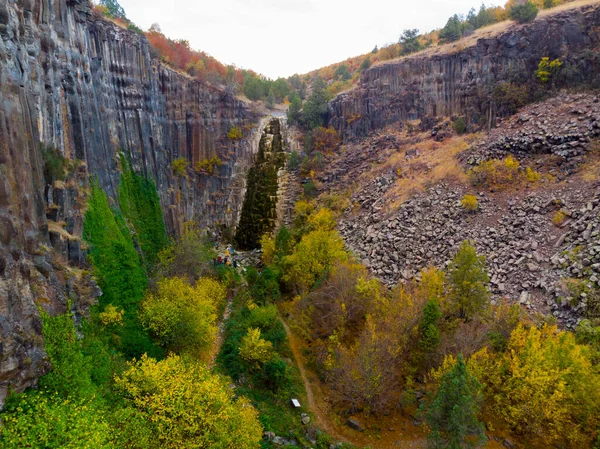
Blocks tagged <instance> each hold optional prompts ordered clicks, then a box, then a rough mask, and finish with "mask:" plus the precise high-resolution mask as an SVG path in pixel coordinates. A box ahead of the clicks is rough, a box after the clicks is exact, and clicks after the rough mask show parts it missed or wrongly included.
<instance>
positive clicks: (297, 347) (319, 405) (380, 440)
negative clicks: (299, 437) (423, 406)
mask: <svg viewBox="0 0 600 449" xmlns="http://www.w3.org/2000/svg"><path fill="white" fill-rule="evenodd" d="M279 318H280V320H281V323H282V324H283V327H284V328H285V332H286V334H287V337H288V340H289V342H290V347H291V349H292V353H293V355H294V359H295V361H296V365H297V366H298V370H299V371H300V375H301V377H302V382H303V383H304V388H305V389H306V396H307V400H308V407H309V409H310V411H311V412H312V413H313V416H314V419H315V424H316V425H317V427H319V428H320V429H321V430H323V431H325V432H326V433H327V434H329V435H330V436H331V437H332V438H334V439H335V440H337V441H341V442H344V443H349V444H352V445H354V446H356V447H367V446H368V447H370V448H372V449H399V448H401V449H425V448H426V447H427V440H426V435H425V433H424V429H423V426H418V427H414V426H413V425H412V424H411V423H410V419H409V418H407V417H400V416H395V417H391V418H389V417H388V418H385V419H380V420H378V421H377V422H375V423H371V424H376V425H380V427H381V428H382V431H381V432H380V433H378V434H374V433H372V432H357V431H355V430H352V429H350V428H349V427H347V426H345V425H344V424H343V423H341V422H340V421H339V417H338V416H337V415H336V414H335V413H334V412H333V411H332V410H331V409H330V407H329V405H328V404H327V403H326V402H325V400H324V399H323V398H324V394H323V392H322V391H321V387H320V385H319V381H318V380H317V379H316V376H315V375H314V374H313V373H312V372H310V371H309V370H308V369H307V368H306V367H305V366H304V360H303V358H302V353H301V347H302V345H301V343H300V342H299V341H298V338H297V337H296V336H295V335H294V334H293V333H292V331H291V329H290V328H289V326H288V324H287V323H286V321H285V320H284V319H283V318H282V317H281V315H280V317H279ZM382 418H383V417H382ZM392 426H393V428H390V427H392Z"/></svg>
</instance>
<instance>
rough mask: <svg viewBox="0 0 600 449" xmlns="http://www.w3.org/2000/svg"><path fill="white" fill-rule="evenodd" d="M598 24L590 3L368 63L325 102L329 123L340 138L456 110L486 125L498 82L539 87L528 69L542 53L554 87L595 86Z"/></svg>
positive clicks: (494, 108) (597, 7)
mask: <svg viewBox="0 0 600 449" xmlns="http://www.w3.org/2000/svg"><path fill="white" fill-rule="evenodd" d="M599 27H600V4H593V5H588V6H583V7H579V8H576V9H571V10H567V11H562V12H558V13H555V14H551V15H547V16H544V17H540V18H538V19H537V20H536V21H534V22H533V23H532V24H528V25H516V24H512V25H509V26H508V27H507V29H506V30H505V31H504V32H501V33H498V34H496V35H495V36H492V37H489V38H485V39H483V38H482V39H479V40H478V41H477V43H476V44H475V45H473V46H471V47H468V48H464V49H463V50H460V51H458V50H456V49H454V50H449V51H446V52H444V49H440V51H439V54H436V53H433V52H426V53H423V54H417V55H414V56H410V57H407V58H404V59H401V60H398V61H391V62H387V63H383V64H381V65H378V66H374V67H372V68H370V69H368V70H366V71H365V72H364V73H363V74H362V76H361V78H360V81H359V84H358V86H357V87H356V88H354V89H353V90H351V91H349V92H346V93H342V94H340V95H338V96H337V97H336V98H335V99H334V100H332V101H331V102H330V124H331V125H332V126H334V127H335V128H336V129H337V130H338V132H339V133H340V134H341V135H342V136H343V138H344V139H345V140H348V139H352V138H355V137H361V136H365V135H367V134H368V133H369V132H371V131H373V130H376V129H379V128H382V127H384V126H386V125H389V124H391V123H394V122H397V121H401V120H415V119H421V118H423V117H435V116H452V115H462V116H465V117H466V118H467V121H468V122H469V123H475V124H478V125H486V124H491V123H492V122H493V120H494V118H495V116H496V115H497V114H502V110H501V106H500V105H499V102H501V101H502V98H498V92H497V91H496V93H495V90H496V88H497V86H499V84H500V83H501V82H503V81H506V82H512V83H515V84H516V85H521V86H522V85H525V84H529V85H531V86H537V87H538V88H539V83H537V81H536V79H535V70H536V69H537V65H538V63H539V61H540V59H541V58H543V57H545V56H548V57H550V58H552V59H555V58H560V60H561V61H562V62H563V67H562V70H561V73H560V76H559V79H558V81H559V83H560V84H561V85H564V86H568V87H577V86H580V85H588V86H593V87H598V86H600V48H599V45H600V28H599ZM459 45H460V42H459V43H458V44H456V45H455V48H457V47H459ZM526 93H527V91H526ZM500 97H501V96H500Z"/></svg>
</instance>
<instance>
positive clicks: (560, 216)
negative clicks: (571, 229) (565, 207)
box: [552, 210, 567, 226]
mask: <svg viewBox="0 0 600 449" xmlns="http://www.w3.org/2000/svg"><path fill="white" fill-rule="evenodd" d="M566 219H567V214H566V213H564V212H563V211H562V210H559V211H556V213H555V214H554V216H553V217H552V224H553V225H554V226H561V225H562V224H563V223H564V222H565V220H566Z"/></svg>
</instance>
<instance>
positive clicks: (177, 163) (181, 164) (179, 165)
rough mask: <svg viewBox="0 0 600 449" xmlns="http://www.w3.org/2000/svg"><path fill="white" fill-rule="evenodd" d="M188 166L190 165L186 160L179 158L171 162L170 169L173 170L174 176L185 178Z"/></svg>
mask: <svg viewBox="0 0 600 449" xmlns="http://www.w3.org/2000/svg"><path fill="white" fill-rule="evenodd" d="M189 165H190V164H189V162H188V161H187V159H186V158H184V157H179V158H177V159H175V160H174V161H173V163H172V164H171V169H172V170H173V174H174V175H175V176H186V174H187V168H188V166H189Z"/></svg>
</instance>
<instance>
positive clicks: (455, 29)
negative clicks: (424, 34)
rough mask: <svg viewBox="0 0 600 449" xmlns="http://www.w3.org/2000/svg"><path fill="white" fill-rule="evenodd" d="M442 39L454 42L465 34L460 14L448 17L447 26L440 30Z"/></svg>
mask: <svg viewBox="0 0 600 449" xmlns="http://www.w3.org/2000/svg"><path fill="white" fill-rule="evenodd" d="M439 36H440V40H441V41H442V42H454V41H457V40H459V39H460V38H461V37H462V36H463V21H462V19H461V17H460V16H459V15H458V14H454V15H453V16H452V17H450V18H449V19H448V22H447V23H446V26H445V27H444V28H442V29H441V30H440V35H439Z"/></svg>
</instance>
